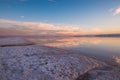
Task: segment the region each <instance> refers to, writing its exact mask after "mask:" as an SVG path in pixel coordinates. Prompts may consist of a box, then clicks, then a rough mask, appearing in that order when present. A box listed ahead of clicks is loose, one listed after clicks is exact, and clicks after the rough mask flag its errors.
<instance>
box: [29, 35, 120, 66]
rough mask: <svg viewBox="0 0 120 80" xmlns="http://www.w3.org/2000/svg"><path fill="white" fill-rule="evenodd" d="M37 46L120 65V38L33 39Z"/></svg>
mask: <svg viewBox="0 0 120 80" xmlns="http://www.w3.org/2000/svg"><path fill="white" fill-rule="evenodd" d="M30 40H31V41H33V42H35V43H36V44H37V45H45V46H51V47H58V48H63V49H67V50H70V51H72V52H73V54H74V53H80V54H83V55H86V56H90V57H93V58H97V59H100V60H103V61H107V62H111V61H113V62H116V63H117V64H120V38H117V37H113V38H112V37H66V38H59V37H57V38H32V39H30Z"/></svg>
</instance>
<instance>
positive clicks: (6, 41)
mask: <svg viewBox="0 0 120 80" xmlns="http://www.w3.org/2000/svg"><path fill="white" fill-rule="evenodd" d="M30 44H32V43H31V42H29V41H27V40H25V39H23V38H20V37H6V38H0V46H18V45H19V46H20V45H30Z"/></svg>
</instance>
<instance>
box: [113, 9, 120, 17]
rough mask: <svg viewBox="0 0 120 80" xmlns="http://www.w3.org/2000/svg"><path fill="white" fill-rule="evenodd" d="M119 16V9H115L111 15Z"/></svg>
mask: <svg viewBox="0 0 120 80" xmlns="http://www.w3.org/2000/svg"><path fill="white" fill-rule="evenodd" d="M119 14H120V7H117V8H116V9H115V10H114V12H113V15H114V16H115V15H119Z"/></svg>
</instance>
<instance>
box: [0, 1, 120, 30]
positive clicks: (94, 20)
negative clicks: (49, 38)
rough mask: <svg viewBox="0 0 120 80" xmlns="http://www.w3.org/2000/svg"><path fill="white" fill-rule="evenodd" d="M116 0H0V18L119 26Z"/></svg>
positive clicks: (84, 25) (87, 27) (118, 3)
mask: <svg viewBox="0 0 120 80" xmlns="http://www.w3.org/2000/svg"><path fill="white" fill-rule="evenodd" d="M117 8H120V0H0V10H1V12H0V18H1V19H5V20H13V21H23V22H24V21H27V22H44V23H50V24H57V25H76V26H78V27H80V28H84V29H90V28H103V29H108V28H111V29H113V28H114V29H118V28H119V29H120V11H119V10H118V13H116V9H117Z"/></svg>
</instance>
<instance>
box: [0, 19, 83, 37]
mask: <svg viewBox="0 0 120 80" xmlns="http://www.w3.org/2000/svg"><path fill="white" fill-rule="evenodd" d="M0 24H9V25H12V26H13V27H12V29H13V30H17V31H18V32H21V33H27V34H28V33H29V34H34V35H41V34H47V35H50V34H51V35H76V34H82V33H83V31H82V29H80V28H79V27H74V26H65V25H62V26H61V25H54V24H48V23H42V22H20V21H12V20H5V19H0ZM10 28H11V27H10ZM10 31H11V30H8V32H10Z"/></svg>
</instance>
